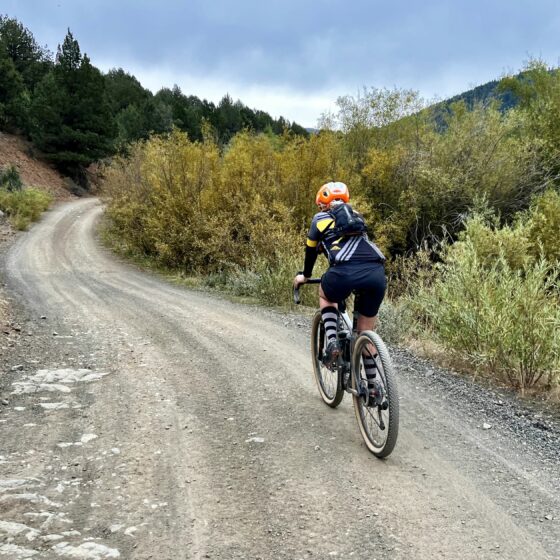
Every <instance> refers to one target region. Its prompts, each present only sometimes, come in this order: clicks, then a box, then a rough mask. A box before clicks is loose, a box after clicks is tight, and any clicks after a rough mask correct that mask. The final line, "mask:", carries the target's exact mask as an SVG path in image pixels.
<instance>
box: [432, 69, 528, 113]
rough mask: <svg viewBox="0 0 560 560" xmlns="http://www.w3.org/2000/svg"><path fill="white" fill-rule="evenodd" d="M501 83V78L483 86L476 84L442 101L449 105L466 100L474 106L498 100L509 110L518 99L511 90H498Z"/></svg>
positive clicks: (502, 106)
mask: <svg viewBox="0 0 560 560" xmlns="http://www.w3.org/2000/svg"><path fill="white" fill-rule="evenodd" d="M517 77H518V78H519V77H521V74H518V76H517ZM499 84H500V80H492V81H491V82H488V83H486V84H483V85H481V86H476V87H475V88H473V89H470V90H468V91H465V92H463V93H460V94H458V95H455V96H453V97H451V98H449V99H446V100H445V101H442V104H443V105H445V106H447V107H448V106H449V105H451V104H452V103H456V102H457V101H464V102H465V104H466V105H467V107H469V108H472V107H474V105H475V104H477V103H482V104H487V103H490V102H491V101H494V100H497V101H499V102H500V108H501V110H502V111H507V110H508V109H511V108H512V107H515V105H516V104H517V100H516V98H515V95H514V94H513V93H512V92H511V91H508V90H506V91H503V92H500V91H498V86H499Z"/></svg>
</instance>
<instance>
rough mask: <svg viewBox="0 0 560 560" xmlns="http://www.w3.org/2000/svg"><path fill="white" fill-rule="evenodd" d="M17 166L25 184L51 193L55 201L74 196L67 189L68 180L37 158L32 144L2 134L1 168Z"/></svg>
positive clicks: (0, 140)
mask: <svg viewBox="0 0 560 560" xmlns="http://www.w3.org/2000/svg"><path fill="white" fill-rule="evenodd" d="M7 165H15V166H16V168H17V169H18V171H19V173H20V176H21V179H22V181H23V184H24V185H25V186H27V187H35V188H37V189H40V190H45V191H47V192H48V193H50V194H51V195H52V196H53V197H54V198H55V200H65V199H68V198H71V197H72V195H71V194H70V193H69V192H68V190H67V188H66V181H67V179H66V178H65V177H64V176H63V175H61V174H60V173H59V172H58V171H56V170H55V169H54V168H53V167H51V166H50V165H48V164H47V163H45V162H43V161H41V160H39V159H37V157H35V150H34V148H33V145H32V144H31V143H30V142H27V141H26V140H24V139H22V138H20V137H19V136H13V135H11V134H6V133H4V132H0V168H3V167H5V166H7Z"/></svg>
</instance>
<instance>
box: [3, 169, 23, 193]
mask: <svg viewBox="0 0 560 560" xmlns="http://www.w3.org/2000/svg"><path fill="white" fill-rule="evenodd" d="M0 187H2V188H4V189H6V190H8V191H10V192H15V191H21V189H22V188H23V183H22V181H21V177H20V175H19V171H18V168H17V167H16V166H15V165H9V166H7V167H5V168H4V169H2V170H1V171H0Z"/></svg>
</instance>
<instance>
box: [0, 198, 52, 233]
mask: <svg viewBox="0 0 560 560" xmlns="http://www.w3.org/2000/svg"><path fill="white" fill-rule="evenodd" d="M51 201H52V197H51V196H50V195H49V194H48V193H45V192H43V191H39V190H36V189H25V190H21V191H13V192H11V191H7V190H4V189H0V210H2V211H3V212H5V213H6V214H7V215H8V218H9V219H10V222H11V223H12V225H13V226H14V227H15V228H16V229H20V230H24V229H27V227H28V226H29V224H30V223H31V222H35V221H37V220H38V219H39V217H40V216H41V214H42V212H44V211H45V210H46V209H47V208H48V207H49V205H50V203H51Z"/></svg>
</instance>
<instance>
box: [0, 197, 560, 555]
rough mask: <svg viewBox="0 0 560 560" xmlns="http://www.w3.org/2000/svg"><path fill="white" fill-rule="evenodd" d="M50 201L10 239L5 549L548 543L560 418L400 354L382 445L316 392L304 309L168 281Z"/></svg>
mask: <svg viewBox="0 0 560 560" xmlns="http://www.w3.org/2000/svg"><path fill="white" fill-rule="evenodd" d="M101 213H102V208H101V205H100V204H99V202H98V201H97V200H96V199H86V200H79V201H75V202H71V203H66V204H61V205H59V206H58V207H56V208H55V209H54V210H52V211H50V212H48V213H47V214H46V215H45V217H44V218H43V220H42V221H41V222H40V223H39V224H37V225H35V226H34V227H33V228H32V229H31V231H30V232H29V233H27V234H25V235H22V236H20V237H19V238H18V240H17V242H16V243H15V244H14V245H13V246H12V247H11V249H10V251H9V252H8V254H7V255H6V256H5V257H4V265H3V270H4V282H5V283H6V285H7V293H8V295H9V296H10V297H11V299H12V300H13V302H14V303H13V304H14V305H15V307H16V309H17V310H18V312H19V316H20V318H21V319H20V324H18V325H14V326H13V327H12V328H11V329H5V333H0V336H2V337H3V338H2V339H1V350H2V359H1V363H2V365H3V371H2V373H1V375H0V393H1V394H0V398H1V399H2V404H0V558H4V557H5V558H9V559H10V560H11V559H21V558H34V559H39V558H40V559H42V558H79V559H85V560H102V559H105V558H124V559H154V560H156V559H157V560H178V559H181V560H182V559H195V558H196V559H198V558H216V559H237V558H247V559H258V558H260V559H267V560H268V559H299V558H320V559H323V558H325V559H328V558H356V559H362V558H363V559H366V558H367V559H369V560H371V559H379V560H381V559H389V558H390V559H401V558H402V559H405V558H406V559H416V558H417V559H428V558H430V559H434V558H450V559H471V558H472V559H475V558H476V559H483V558H492V559H495V558H504V559H508V560H514V559H523V560H525V559H526V558H527V557H530V558H532V559H533V560H536V559H553V558H559V557H560V507H559V506H560V451H559V434H560V430H559V426H558V422H557V421H556V420H554V419H553V418H547V417H546V416H539V415H538V414H536V415H535V414H534V413H532V412H527V411H526V409H524V408H523V405H521V404H519V403H516V402H515V399H511V398H507V397H505V396H501V395H499V394H498V393H497V392H491V391H487V390H485V389H482V388H479V387H476V386H474V385H472V384H471V383H469V382H467V381H464V380H461V379H457V378H454V377H453V376H451V375H450V374H449V373H447V372H442V371H440V370H438V369H437V368H434V367H432V366H430V365H429V364H427V363H426V362H423V361H421V360H417V359H416V358H414V357H412V356H411V355H409V354H408V353H406V352H404V351H397V350H395V351H394V354H395V362H396V369H397V372H398V382H399V389H400V394H401V429H400V434H399V441H398V444H397V447H396V449H395V451H394V453H393V455H391V457H389V458H388V459H387V460H384V461H381V460H378V459H376V458H375V457H373V456H371V455H370V454H369V453H368V452H367V451H366V449H365V447H364V446H363V444H362V443H361V439H360V435H359V432H358V428H357V425H356V421H355V418H354V416H353V411H352V408H351V403H350V400H349V399H345V402H343V403H342V405H341V406H340V407H339V409H337V410H331V409H329V408H327V407H326V406H325V405H324V404H322V402H321V401H320V399H319V396H318V393H317V390H316V387H315V385H314V381H313V379H312V373H311V362H310V357H309V349H308V324H309V319H308V318H307V317H304V316H297V315H293V314H284V313H280V312H275V311H270V310H265V309H262V308H259V307H256V306H248V305H240V304H236V303H232V302H230V301H228V300H226V299H223V298H220V297H217V296H212V295H208V294H204V293H200V292H195V291H189V290H186V289H184V288H181V287H178V286H174V285H172V284H169V283H166V282H165V281H163V280H162V279H160V278H158V277H157V276H155V275H151V274H148V273H145V272H142V271H140V270H137V269H136V268H134V267H132V266H130V265H129V264H126V263H122V262H119V260H118V259H116V258H115V257H114V256H112V255H111V254H110V253H109V252H108V251H107V250H105V249H104V248H102V247H101V246H100V245H99V244H98V243H97V242H96V240H95V236H94V231H95V225H96V222H97V221H98V219H99V217H100V215H101Z"/></svg>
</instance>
